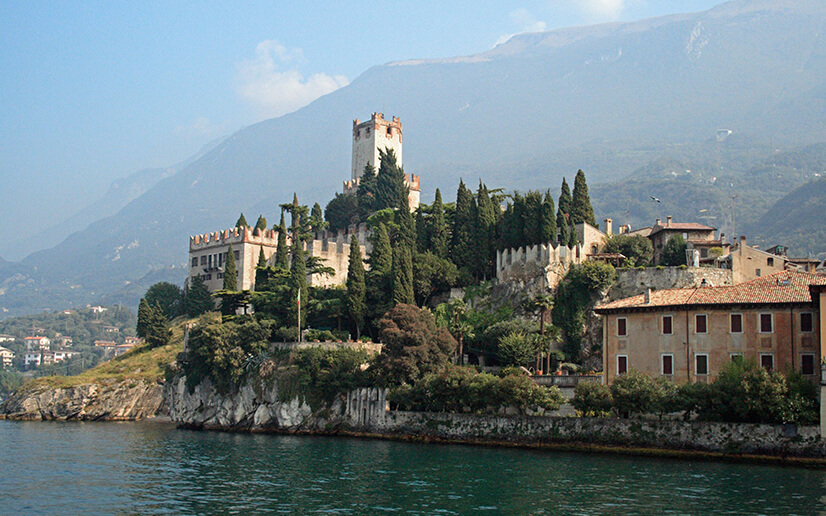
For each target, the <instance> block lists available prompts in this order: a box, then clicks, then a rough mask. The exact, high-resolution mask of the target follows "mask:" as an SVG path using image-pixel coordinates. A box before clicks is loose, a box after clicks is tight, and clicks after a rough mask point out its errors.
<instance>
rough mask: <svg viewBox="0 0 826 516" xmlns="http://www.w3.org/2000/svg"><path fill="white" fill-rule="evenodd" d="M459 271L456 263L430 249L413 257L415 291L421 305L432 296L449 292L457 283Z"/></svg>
mask: <svg viewBox="0 0 826 516" xmlns="http://www.w3.org/2000/svg"><path fill="white" fill-rule="evenodd" d="M458 275H459V272H458V270H457V269H456V264H454V263H453V262H451V261H450V260H448V259H446V258H440V257H438V256H437V255H436V254H435V253H432V252H430V251H427V252H424V253H417V254H416V255H415V256H414V257H413V293H414V294H415V296H416V301H417V302H418V303H419V305H421V306H424V305H425V304H427V302H428V301H429V300H430V298H431V296H433V295H434V294H437V293H440V292H447V291H449V290H450V288H451V287H452V286H454V285H455V284H456V281H457V278H458Z"/></svg>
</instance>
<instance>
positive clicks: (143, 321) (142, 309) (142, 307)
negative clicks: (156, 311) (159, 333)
mask: <svg viewBox="0 0 826 516" xmlns="http://www.w3.org/2000/svg"><path fill="white" fill-rule="evenodd" d="M151 311H152V307H150V306H149V303H147V302H146V298H145V297H142V298H141V302H140V303H139V304H138V324H137V325H136V326H135V335H137V336H138V337H140V338H144V337H146V329H147V328H148V327H149V316H150V312H151Z"/></svg>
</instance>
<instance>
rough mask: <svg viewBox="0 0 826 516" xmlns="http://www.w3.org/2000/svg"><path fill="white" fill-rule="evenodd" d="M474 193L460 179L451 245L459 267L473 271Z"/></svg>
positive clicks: (453, 257)
mask: <svg viewBox="0 0 826 516" xmlns="http://www.w3.org/2000/svg"><path fill="white" fill-rule="evenodd" d="M473 205H474V200H473V194H472V193H471V192H470V190H468V189H467V187H466V186H465V183H464V182H463V181H462V180H461V179H460V180H459V189H458V190H457V192H456V215H455V216H454V219H453V241H452V242H451V246H450V258H451V260H453V263H455V264H456V266H457V267H458V268H459V269H465V270H467V271H471V270H472V268H473V252H474V250H475V246H474V242H473V236H474V222H475V220H474V217H473V208H474V206H473Z"/></svg>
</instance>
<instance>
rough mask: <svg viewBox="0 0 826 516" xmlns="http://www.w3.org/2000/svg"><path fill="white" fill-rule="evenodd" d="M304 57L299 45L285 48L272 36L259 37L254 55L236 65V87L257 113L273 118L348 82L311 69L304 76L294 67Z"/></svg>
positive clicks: (339, 77) (336, 76) (340, 77)
mask: <svg viewBox="0 0 826 516" xmlns="http://www.w3.org/2000/svg"><path fill="white" fill-rule="evenodd" d="M303 60H304V56H303V54H302V52H301V49H297V48H293V49H288V48H287V47H285V46H284V45H282V44H280V43H279V42H277V41H275V40H265V41H262V42H261V43H259V44H258V46H257V47H256V48H255V58H254V59H249V60H245V61H243V62H241V63H240V64H239V65H238V78H237V87H236V89H237V91H238V93H239V94H240V95H241V97H242V98H244V100H246V101H247V102H249V103H250V104H251V105H252V106H253V108H254V109H255V110H256V112H257V114H258V115H259V116H261V117H264V118H272V117H276V116H281V115H283V114H285V113H290V112H292V111H295V110H296V109H299V108H301V107H303V106H306V105H307V104H309V103H310V102H312V101H314V100H315V99H317V98H318V97H320V96H322V95H326V94H327V93H330V92H332V91H335V90H337V89H339V88H341V87H342V86H347V85H348V84H349V83H350V81H349V80H348V79H347V77H345V76H343V75H327V74H325V73H314V74H312V75H310V76H309V77H307V78H305V77H304V75H302V73H301V72H299V71H298V68H297V65H298V64H299V63H300V62H302V61H303Z"/></svg>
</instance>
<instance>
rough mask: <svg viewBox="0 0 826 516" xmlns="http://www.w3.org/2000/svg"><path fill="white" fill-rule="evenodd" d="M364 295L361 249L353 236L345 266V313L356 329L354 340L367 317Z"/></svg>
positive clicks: (359, 335)
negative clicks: (348, 258) (347, 261)
mask: <svg viewBox="0 0 826 516" xmlns="http://www.w3.org/2000/svg"><path fill="white" fill-rule="evenodd" d="M366 294H367V285H366V284H365V280H364V262H362V259H361V247H360V246H359V240H358V238H357V237H356V235H353V236H352V237H350V263H349V265H348V266H347V313H348V314H349V315H350V320H351V321H352V322H353V325H354V326H355V327H356V339H359V338H361V329H362V328H363V327H364V318H365V317H366V316H367V302H366V299H367V298H366Z"/></svg>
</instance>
